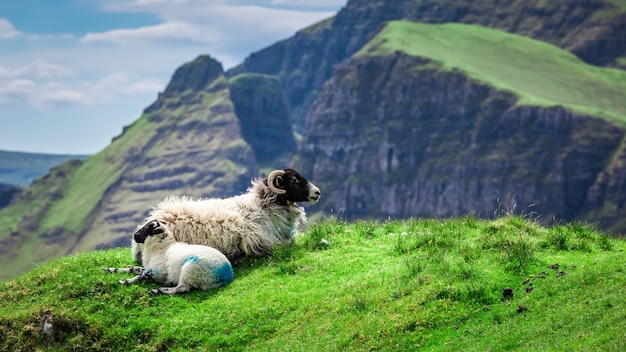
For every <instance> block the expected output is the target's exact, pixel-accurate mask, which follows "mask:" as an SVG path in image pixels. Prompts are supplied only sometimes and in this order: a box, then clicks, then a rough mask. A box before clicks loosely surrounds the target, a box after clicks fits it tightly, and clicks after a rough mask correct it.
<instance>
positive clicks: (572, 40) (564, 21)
mask: <svg viewBox="0 0 626 352" xmlns="http://www.w3.org/2000/svg"><path fill="white" fill-rule="evenodd" d="M398 19H406V20H411V21H416V22H425V23H447V22H458V23H468V24H479V25H483V26H487V27H491V28H496V29H499V30H503V31H507V32H511V33H517V34H520V35H523V36H527V37H531V38H534V39H538V40H541V41H545V42H548V43H552V44H554V45H557V46H559V47H561V48H564V49H566V50H569V51H571V52H573V53H575V54H576V55H578V56H579V57H580V58H582V59H583V60H585V61H586V62H588V63H591V64H594V65H601V66H614V67H619V68H623V67H624V64H623V62H624V61H623V59H622V60H620V58H624V57H626V36H624V35H623V33H625V32H626V12H625V7H624V5H623V4H621V3H619V2H616V1H611V0H588V1H578V0H555V1H527V0H508V1H499V0H478V1H477V0H461V1H458V0H443V1H442V0H393V1H389V0H350V1H348V3H347V5H346V6H345V7H344V8H343V9H342V10H341V11H340V12H339V13H338V14H337V15H336V16H335V17H333V18H331V19H328V20H326V21H322V22H320V23H318V24H316V25H314V26H311V27H309V28H306V29H304V30H302V31H300V32H298V33H297V34H296V35H295V36H294V37H292V38H289V39H286V40H284V41H281V42H279V43H276V44H275V45H272V46H270V47H267V48H265V49H263V50H260V51H258V52H255V53H252V54H251V55H250V56H249V57H248V58H247V59H246V60H245V61H244V62H243V63H242V64H241V65H239V66H238V67H235V68H234V69H232V70H230V71H229V72H228V75H229V76H232V75H236V74H240V73H244V72H257V73H264V74H269V75H276V76H277V77H279V79H280V81H281V84H282V86H283V88H284V90H285V92H286V94H287V97H288V99H289V103H290V106H291V113H292V120H293V121H294V127H295V129H296V131H298V132H302V130H303V128H304V125H305V120H306V114H307V112H308V109H309V106H310V105H311V104H312V102H313V101H314V100H315V98H316V97H317V94H318V93H319V92H320V91H321V89H322V86H323V85H324V82H326V80H328V79H329V78H330V76H331V74H332V72H333V65H335V64H336V63H340V62H342V61H344V60H346V59H349V58H350V57H351V56H352V55H353V54H354V53H355V52H357V51H358V50H360V49H361V47H362V46H363V45H365V43H367V42H368V41H369V40H370V39H371V38H372V37H373V36H374V35H375V34H376V33H377V32H378V31H379V30H380V28H381V27H382V26H383V24H384V23H385V22H386V21H391V20H398Z"/></svg>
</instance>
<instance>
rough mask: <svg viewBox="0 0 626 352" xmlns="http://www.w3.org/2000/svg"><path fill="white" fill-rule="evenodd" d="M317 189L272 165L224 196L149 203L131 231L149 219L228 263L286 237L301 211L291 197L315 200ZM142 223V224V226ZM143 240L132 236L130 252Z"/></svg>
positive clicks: (138, 253) (137, 255)
mask: <svg viewBox="0 0 626 352" xmlns="http://www.w3.org/2000/svg"><path fill="white" fill-rule="evenodd" d="M319 199H320V189H319V188H318V187H317V186H315V185H314V184H313V183H311V182H309V181H308V180H307V179H306V178H304V177H303V176H302V175H300V174H299V173H298V172H297V171H295V170H293V169H284V170H275V171H272V172H271V173H270V174H269V175H268V176H267V177H266V178H264V179H254V180H252V185H251V186H250V187H249V188H248V190H247V192H246V193H244V194H241V195H238V196H234V197H230V198H208V199H191V198H188V197H178V196H170V197H167V198H166V199H165V200H163V201H162V202H160V203H159V204H157V205H156V207H155V208H153V209H152V211H151V212H150V214H149V216H148V217H147V218H146V219H145V221H144V222H143V223H142V224H140V225H139V226H138V227H137V230H136V232H135V233H137V232H142V231H144V232H145V231H146V230H149V226H150V224H152V223H154V222H156V223H158V224H159V226H161V227H163V228H164V229H166V230H167V231H169V232H171V233H172V234H173V236H174V238H175V240H176V241H180V242H185V243H189V244H198V245H205V246H209V247H213V248H216V249H217V250H219V251H220V252H222V253H223V254H224V255H226V257H227V258H228V259H229V260H230V261H231V262H233V263H235V262H236V261H237V260H239V259H241V258H242V257H245V256H253V257H260V256H264V255H266V254H267V253H268V252H269V251H270V249H271V248H272V247H273V246H275V245H277V244H281V243H288V242H290V241H291V240H292V238H293V235H294V232H295V230H296V228H297V227H298V226H299V225H300V224H302V223H305V222H306V214H305V211H304V209H303V208H302V207H300V206H299V205H297V204H296V202H309V203H311V204H315V203H317V202H318V201H319ZM146 227H148V228H146ZM142 252H143V245H142V244H141V243H139V242H137V241H135V240H134V239H133V241H132V254H133V258H134V260H135V261H136V262H139V263H140V262H141V260H142Z"/></svg>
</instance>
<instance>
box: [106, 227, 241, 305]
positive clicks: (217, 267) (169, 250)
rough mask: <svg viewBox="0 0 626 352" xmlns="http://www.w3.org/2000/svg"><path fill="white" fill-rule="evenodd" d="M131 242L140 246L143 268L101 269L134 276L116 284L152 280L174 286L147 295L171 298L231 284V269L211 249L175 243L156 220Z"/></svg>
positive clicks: (225, 259)
mask: <svg viewBox="0 0 626 352" xmlns="http://www.w3.org/2000/svg"><path fill="white" fill-rule="evenodd" d="M133 239H134V240H135V241H136V242H137V243H143V244H144V248H143V265H144V267H143V268H141V267H136V266H133V267H129V268H126V269H118V268H106V269H105V270H106V271H108V272H132V273H135V274H138V275H137V276H135V277H132V278H130V279H124V280H120V281H118V282H119V283H121V284H131V283H133V282H136V281H139V280H146V279H152V280H154V281H156V282H159V283H162V284H166V285H170V286H174V287H160V288H157V289H154V290H150V291H149V292H150V293H167V294H170V295H173V294H176V293H183V292H187V291H189V290H190V289H200V290H208V289H211V288H215V287H218V286H221V285H225V284H227V283H229V282H231V281H233V267H232V265H231V264H230V262H229V261H228V258H226V256H225V255H224V254H222V253H221V252H220V251H218V250H217V249H215V248H211V247H207V246H202V245H191V244H187V243H182V242H176V240H175V239H174V237H173V236H172V233H171V232H169V231H167V229H163V228H161V227H160V226H159V224H158V223H157V222H156V221H153V222H151V223H148V224H147V225H146V226H144V227H143V228H142V231H137V232H136V233H135V234H134V236H133Z"/></svg>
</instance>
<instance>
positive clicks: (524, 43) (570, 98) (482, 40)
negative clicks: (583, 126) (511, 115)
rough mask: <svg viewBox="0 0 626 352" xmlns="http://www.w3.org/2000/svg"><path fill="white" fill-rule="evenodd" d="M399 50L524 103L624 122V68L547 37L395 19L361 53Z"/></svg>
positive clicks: (625, 123) (625, 101) (625, 77)
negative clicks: (587, 58) (588, 59)
mask: <svg viewBox="0 0 626 352" xmlns="http://www.w3.org/2000/svg"><path fill="white" fill-rule="evenodd" d="M396 51H402V52H404V53H406V54H409V55H413V56H421V57H425V58H428V59H431V60H434V61H436V62H438V63H440V64H442V66H443V68H445V69H448V70H451V69H458V70H460V71H462V72H465V73H467V74H468V75H469V76H470V77H472V78H473V79H475V80H477V81H479V82H483V83H486V84H488V85H490V86H492V87H494V88H496V89H499V90H504V91H508V92H512V93H513V94H515V95H517V96H518V97H519V101H518V104H520V105H526V104H527V105H535V106H563V107H565V108H567V109H570V110H572V111H575V112H577V113H579V114H584V115H588V116H596V117H605V118H609V119H611V120H613V121H615V122H616V123H618V124H620V125H621V126H623V127H626V71H623V70H617V69H611V68H602V67H597V66H593V65H589V64H587V63H585V62H583V61H582V60H580V59H579V58H577V57H576V56H575V55H573V54H572V53H570V52H568V51H565V50H563V49H560V48H558V47H556V46H554V45H550V44H548V43H545V42H541V41H537V40H534V39H531V38H528V37H523V36H520V35H516V34H511V33H507V32H502V31H499V30H495V29H490V28H487V27H482V26H477V25H467V24H460V23H447V24H441V25H436V24H426V23H417V22H410V21H392V22H390V23H389V24H387V25H386V26H385V28H384V29H383V30H382V31H381V32H380V33H378V34H377V35H376V37H375V38H374V39H373V40H372V41H370V42H369V43H368V44H367V45H366V46H365V47H364V48H363V49H361V50H360V52H359V53H357V55H390V54H392V53H394V52H396Z"/></svg>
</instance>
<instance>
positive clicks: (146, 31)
mask: <svg viewBox="0 0 626 352" xmlns="http://www.w3.org/2000/svg"><path fill="white" fill-rule="evenodd" d="M346 2H347V0H258V1H252V0H54V1H51V0H0V150H9V151H23V152H34V153H51V154H94V153H97V152H98V151H100V150H102V149H104V148H105V147H106V146H107V145H108V144H109V143H110V141H111V139H112V138H113V137H115V136H117V135H119V134H120V133H121V131H122V128H123V127H124V126H126V125H129V124H131V123H132V122H133V121H135V120H137V119H138V118H139V117H140V116H141V113H142V111H143V109H144V108H146V107H147V106H148V105H150V104H151V103H153V102H154V101H155V100H156V98H157V94H158V93H159V92H162V91H163V90H164V89H165V86H166V85H167V83H168V82H169V80H170V78H171V77H172V75H173V73H174V71H175V70H176V68H178V67H179V66H181V65H182V64H184V63H186V62H189V61H192V60H193V59H194V58H196V57H197V56H198V55H202V54H208V55H211V56H212V57H213V58H215V59H217V60H218V61H220V62H221V63H222V65H223V67H224V69H225V70H227V69H229V68H231V67H233V66H235V65H237V64H239V63H241V62H242V61H243V60H244V59H245V58H246V57H247V56H248V55H250V54H251V53H253V52H255V51H258V50H261V49H263V48H265V47H267V46H269V45H271V44H273V43H276V42H277V41H279V40H282V39H285V38H289V37H291V36H292V35H294V34H295V33H296V32H297V31H298V30H301V29H303V28H306V27H307V26H309V25H311V24H314V23H316V22H318V21H321V20H323V19H326V18H329V17H331V16H333V15H334V14H336V13H337V11H339V10H340V9H341V8H342V7H343V6H345V3H346Z"/></svg>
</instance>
